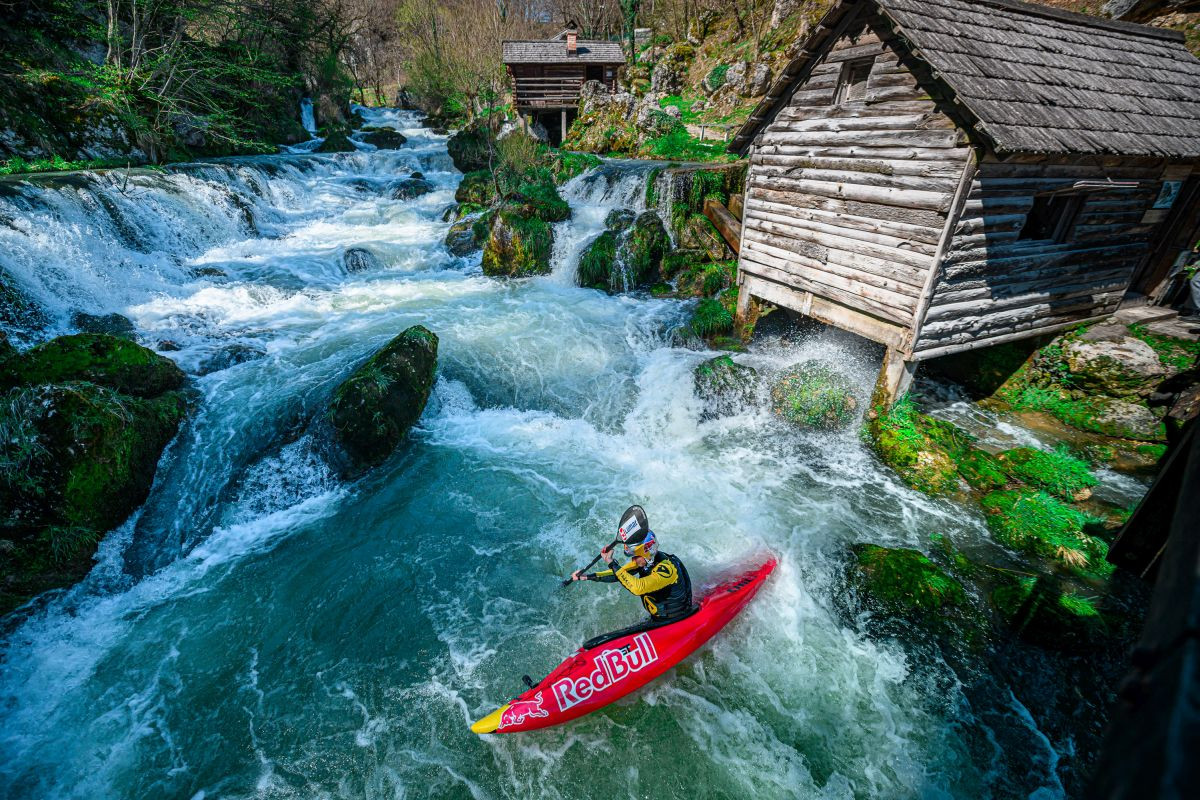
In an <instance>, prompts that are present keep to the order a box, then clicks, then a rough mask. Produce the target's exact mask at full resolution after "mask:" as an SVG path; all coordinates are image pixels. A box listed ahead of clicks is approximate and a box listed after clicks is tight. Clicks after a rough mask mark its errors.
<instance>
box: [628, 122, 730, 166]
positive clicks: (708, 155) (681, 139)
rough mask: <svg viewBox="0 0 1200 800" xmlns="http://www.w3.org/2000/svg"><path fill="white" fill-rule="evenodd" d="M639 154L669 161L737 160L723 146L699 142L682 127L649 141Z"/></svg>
mask: <svg viewBox="0 0 1200 800" xmlns="http://www.w3.org/2000/svg"><path fill="white" fill-rule="evenodd" d="M639 152H641V153H642V154H643V155H646V156H649V157H651V158H662V159H667V160H671V161H736V160H737V156H734V155H733V154H731V153H729V152H727V151H726V149H725V145H724V144H708V143H707V142H701V141H700V140H698V139H696V138H694V137H693V136H692V135H691V134H690V133H688V132H687V129H686V128H684V127H683V126H679V127H677V128H675V129H674V130H672V131H671V132H670V133H667V134H665V135H663V136H659V137H658V138H656V139H650V140H649V141H647V142H646V143H645V144H644V145H643V146H642V147H641V148H640V150H639Z"/></svg>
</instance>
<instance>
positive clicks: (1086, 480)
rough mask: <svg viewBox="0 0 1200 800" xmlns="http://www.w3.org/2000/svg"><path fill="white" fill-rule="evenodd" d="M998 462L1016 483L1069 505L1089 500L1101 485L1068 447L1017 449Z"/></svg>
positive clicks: (1000, 458)
mask: <svg viewBox="0 0 1200 800" xmlns="http://www.w3.org/2000/svg"><path fill="white" fill-rule="evenodd" d="M998 459H999V461H1000V463H1001V465H1002V466H1003V468H1004V470H1005V472H1007V473H1008V474H1009V475H1011V476H1012V477H1013V478H1014V479H1016V480H1019V481H1021V482H1023V483H1025V484H1027V485H1029V486H1032V487H1035V488H1038V489H1044V490H1046V491H1047V492H1049V493H1050V494H1052V495H1054V496H1055V497H1058V498H1059V499H1062V500H1066V501H1074V500H1085V499H1087V498H1088V497H1089V496H1090V495H1091V493H1092V492H1091V489H1092V487H1093V486H1095V485H1096V484H1097V483H1099V481H1098V480H1097V479H1096V476H1095V475H1093V474H1092V471H1091V469H1089V468H1088V465H1087V464H1085V463H1084V462H1083V461H1081V460H1080V459H1078V458H1076V457H1075V456H1073V455H1071V453H1070V452H1069V451H1068V450H1067V449H1066V448H1065V447H1059V448H1058V449H1056V450H1054V451H1052V452H1046V451H1044V450H1038V449H1036V448H1033V447H1017V448H1014V449H1012V450H1006V451H1004V452H1003V453H1000V455H999V457H998Z"/></svg>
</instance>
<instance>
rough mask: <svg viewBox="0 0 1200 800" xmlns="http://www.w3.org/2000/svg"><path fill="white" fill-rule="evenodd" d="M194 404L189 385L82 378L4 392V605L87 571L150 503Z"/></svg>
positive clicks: (0, 569) (0, 404)
mask: <svg viewBox="0 0 1200 800" xmlns="http://www.w3.org/2000/svg"><path fill="white" fill-rule="evenodd" d="M186 412H187V403H186V400H185V398H184V395H183V393H182V392H165V393H164V394H161V395H159V396H158V397H154V398H142V397H130V396H128V395H122V394H119V393H117V392H115V391H113V390H112V389H110V388H108V387H105V386H98V385H96V384H93V383H83V382H69V383H56V384H44V385H39V386H24V387H20V388H14V389H10V390H8V391H7V392H6V393H4V394H2V395H0V430H2V431H4V432H5V435H4V436H3V437H0V541H5V540H6V541H7V542H8V545H7V550H6V558H3V559H0V613H3V612H7V611H8V610H10V609H11V608H12V607H14V606H16V605H19V604H20V603H22V602H24V601H25V600H27V599H28V598H30V597H32V596H34V595H36V594H39V593H41V592H43V591H45V590H46V589H50V588H54V587H57V586H63V585H67V584H69V583H72V582H74V581H76V580H78V579H79V578H81V577H83V575H84V574H86V573H87V571H88V569H90V567H91V563H92V556H93V555H94V554H95V550H96V545H97V544H98V542H99V541H100V538H101V537H102V536H103V535H104V533H105V532H106V531H108V530H111V529H112V528H114V527H116V526H118V525H120V524H121V523H122V522H124V521H125V520H126V519H127V518H128V517H129V515H130V514H132V513H133V512H134V510H136V509H137V508H138V506H140V505H141V504H142V503H143V502H145V500H146V497H147V496H148V495H149V493H150V487H151V485H152V484H153V481H154V472H155V470H156V468H157V466H158V461H159V458H160V456H161V455H162V452H163V449H164V448H165V447H166V446H167V444H168V443H169V442H170V441H171V439H172V438H174V436H175V433H176V432H177V431H178V429H179V424H180V422H181V421H182V420H183V418H184V416H185V414H186Z"/></svg>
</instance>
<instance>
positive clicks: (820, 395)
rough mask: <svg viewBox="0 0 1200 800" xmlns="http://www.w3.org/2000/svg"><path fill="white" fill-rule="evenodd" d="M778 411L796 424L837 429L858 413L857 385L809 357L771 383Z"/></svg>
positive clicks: (822, 428)
mask: <svg viewBox="0 0 1200 800" xmlns="http://www.w3.org/2000/svg"><path fill="white" fill-rule="evenodd" d="M771 401H772V406H773V408H774V410H775V413H776V414H778V415H779V416H780V417H782V418H784V419H786V420H787V421H788V422H791V423H793V424H795V425H799V426H800V427H803V428H816V429H818V430H836V429H838V428H844V427H845V426H846V425H849V424H850V423H851V422H853V421H854V419H855V418H856V417H857V415H858V407H859V403H858V400H857V399H856V398H855V396H854V385H853V384H852V383H851V382H850V380H849V379H848V378H847V377H846V376H845V375H843V374H841V373H840V372H838V371H837V370H835V369H833V368H832V367H830V366H828V365H826V364H823V363H821V362H819V361H806V362H804V363H803V364H799V365H796V366H794V367H791V368H789V369H787V370H785V371H784V372H783V373H782V374H781V375H780V376H779V377H778V378H777V379H776V380H775V383H774V384H773V385H772V386H771Z"/></svg>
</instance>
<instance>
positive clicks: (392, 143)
mask: <svg viewBox="0 0 1200 800" xmlns="http://www.w3.org/2000/svg"><path fill="white" fill-rule="evenodd" d="M359 138H360V139H361V140H362V141H363V142H365V143H366V144H370V145H374V146H375V147H377V148H379V149H380V150H398V149H399V148H400V147H402V146H403V145H404V144H406V143H407V142H408V137H406V136H405V135H404V134H403V133H400V131H396V130H392V129H391V128H364V129H363V133H362V135H361V136H359Z"/></svg>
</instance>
